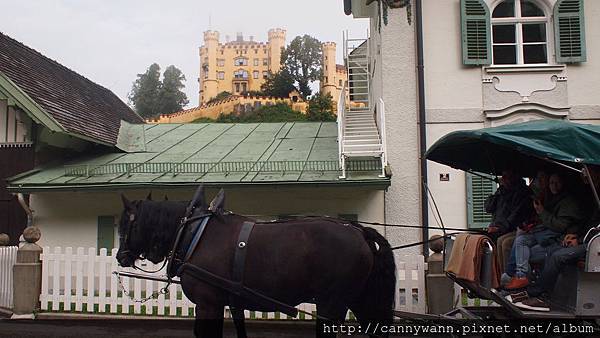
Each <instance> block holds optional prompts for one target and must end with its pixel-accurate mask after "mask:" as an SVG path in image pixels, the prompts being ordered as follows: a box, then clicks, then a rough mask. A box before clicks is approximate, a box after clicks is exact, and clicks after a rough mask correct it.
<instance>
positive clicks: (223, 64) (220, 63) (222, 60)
mask: <svg viewBox="0 0 600 338" xmlns="http://www.w3.org/2000/svg"><path fill="white" fill-rule="evenodd" d="M217 66H219V67H224V66H225V60H224V59H218V60H217Z"/></svg>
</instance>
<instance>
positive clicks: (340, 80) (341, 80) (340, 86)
mask: <svg viewBox="0 0 600 338" xmlns="http://www.w3.org/2000/svg"><path fill="white" fill-rule="evenodd" d="M341 86H342V80H341V79H340V87H341Z"/></svg>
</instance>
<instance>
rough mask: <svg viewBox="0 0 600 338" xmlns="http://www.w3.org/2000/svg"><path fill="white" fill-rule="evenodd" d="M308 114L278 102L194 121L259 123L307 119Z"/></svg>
mask: <svg viewBox="0 0 600 338" xmlns="http://www.w3.org/2000/svg"><path fill="white" fill-rule="evenodd" d="M306 119H307V116H306V115H305V114H303V113H301V112H299V111H295V110H293V109H292V108H291V107H290V106H288V105H287V104H285V103H278V104H274V105H271V106H262V107H260V108H258V109H255V110H253V111H249V112H246V113H243V114H236V113H231V114H220V115H219V116H218V117H217V118H216V119H214V120H213V119H210V118H206V117H201V118H199V119H197V120H195V121H193V123H207V122H219V123H257V122H296V121H306Z"/></svg>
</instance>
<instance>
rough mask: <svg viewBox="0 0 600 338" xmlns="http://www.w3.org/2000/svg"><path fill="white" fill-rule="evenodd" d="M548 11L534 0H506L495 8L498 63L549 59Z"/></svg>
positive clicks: (494, 47)
mask: <svg viewBox="0 0 600 338" xmlns="http://www.w3.org/2000/svg"><path fill="white" fill-rule="evenodd" d="M548 19H549V15H548V14H547V13H546V12H545V11H544V10H543V9H542V7H540V5H539V4H538V3H537V1H533V0H504V1H502V2H500V3H498V4H497V5H496V7H495V8H494V10H493V11H492V20H491V21H492V59H493V64H495V65H528V64H545V63H548Z"/></svg>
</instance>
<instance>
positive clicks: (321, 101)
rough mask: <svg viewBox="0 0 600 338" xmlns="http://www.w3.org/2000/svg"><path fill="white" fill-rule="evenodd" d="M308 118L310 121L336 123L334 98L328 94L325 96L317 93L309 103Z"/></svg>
mask: <svg viewBox="0 0 600 338" xmlns="http://www.w3.org/2000/svg"><path fill="white" fill-rule="evenodd" d="M306 117H307V119H308V120H309V121H335V120H336V116H335V114H334V113H333V98H332V97H331V95H330V94H329V93H328V94H327V95H323V94H321V93H317V94H316V95H313V97H311V99H310V101H308V112H307V113H306Z"/></svg>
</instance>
